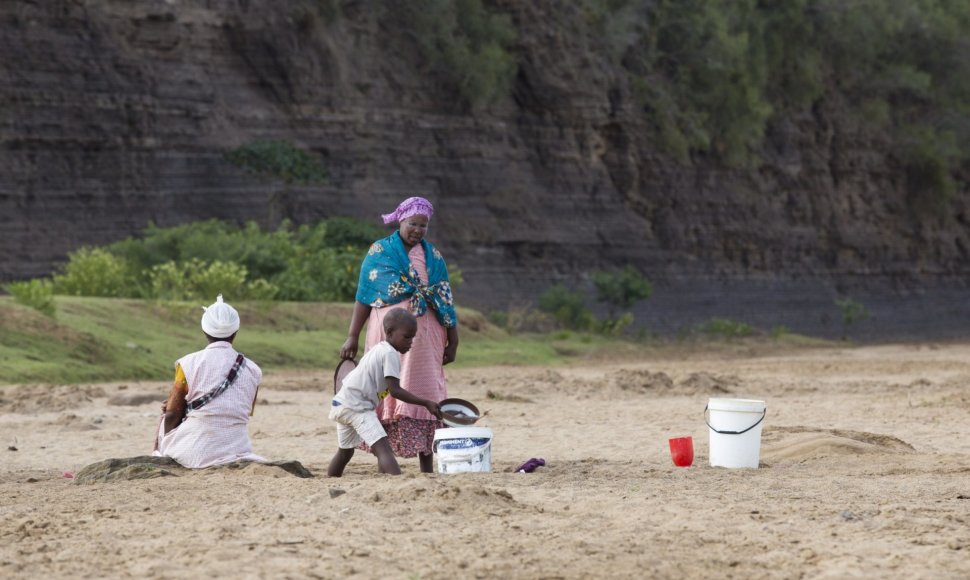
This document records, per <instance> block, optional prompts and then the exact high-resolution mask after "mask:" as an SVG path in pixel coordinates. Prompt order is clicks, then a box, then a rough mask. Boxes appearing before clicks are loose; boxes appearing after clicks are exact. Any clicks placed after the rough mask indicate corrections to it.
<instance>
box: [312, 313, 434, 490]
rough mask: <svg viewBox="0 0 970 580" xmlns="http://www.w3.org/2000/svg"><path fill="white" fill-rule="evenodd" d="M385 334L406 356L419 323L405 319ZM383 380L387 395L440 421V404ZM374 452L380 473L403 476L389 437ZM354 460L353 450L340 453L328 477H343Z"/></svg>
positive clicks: (389, 379)
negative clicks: (415, 406) (418, 407)
mask: <svg viewBox="0 0 970 580" xmlns="http://www.w3.org/2000/svg"><path fill="white" fill-rule="evenodd" d="M385 332H386V334H387V342H388V344H390V345H391V346H393V347H394V349H395V350H396V351H398V352H399V353H401V354H404V353H406V352H407V351H409V350H411V343H412V342H413V341H414V335H415V334H417V332H418V323H417V320H415V319H414V317H413V316H411V317H407V318H402V319H401V321H400V322H399V323H397V324H396V325H394V326H392V327H391V328H386V329H385ZM384 380H385V381H386V384H387V391H388V394H390V395H391V396H392V397H394V398H395V399H397V400H399V401H404V402H405V403H410V404H412V405H421V406H422V407H424V408H425V409H427V410H428V412H429V413H431V414H432V415H434V416H435V417H437V418H439V419H440V418H441V409H440V407H439V406H438V403H436V402H434V401H429V400H428V399H422V398H421V397H417V396H415V395H412V394H411V393H409V392H408V391H406V390H404V389H403V388H402V387H401V381H400V380H398V378H397V377H384ZM371 451H373V453H374V455H376V456H377V470H378V471H379V472H380V473H387V474H390V475H401V466H400V465H398V463H397V458H395V457H394V451H393V450H391V444H390V442H388V440H387V437H383V438H381V439H380V440H378V441H377V442H376V443H374V444H373V445H371ZM353 456H354V450H353V449H337V453H336V454H335V455H334V456H333V459H331V460H330V466H329V467H328V468H327V475H329V476H330V477H340V476H341V475H343V473H344V468H345V467H347V464H348V463H350V459H351V458H352V457H353Z"/></svg>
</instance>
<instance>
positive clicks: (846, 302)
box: [835, 298, 872, 340]
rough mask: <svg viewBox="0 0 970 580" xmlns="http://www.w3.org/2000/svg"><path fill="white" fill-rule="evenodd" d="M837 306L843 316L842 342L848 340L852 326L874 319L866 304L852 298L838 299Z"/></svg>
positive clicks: (836, 300)
mask: <svg viewBox="0 0 970 580" xmlns="http://www.w3.org/2000/svg"><path fill="white" fill-rule="evenodd" d="M835 305H836V306H837V307H838V309H839V312H840V313H841V314H842V340H848V338H849V327H850V326H852V325H853V324H855V323H856V322H862V321H863V320H868V319H869V318H872V313H871V312H869V309H868V308H866V306H865V304H863V303H861V302H858V301H856V300H853V299H852V298H836V299H835Z"/></svg>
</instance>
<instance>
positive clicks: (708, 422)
mask: <svg viewBox="0 0 970 580" xmlns="http://www.w3.org/2000/svg"><path fill="white" fill-rule="evenodd" d="M767 414H768V407H765V408H764V410H763V411H761V418H760V419H758V421H757V422H756V423H755V424H754V425H752V426H750V427H748V428H747V429H745V430H744V431H718V430H717V429H715V428H714V426H713V425H711V422H710V421H708V420H707V405H704V422H705V423H707V426H708V427H710V428H711V431H714V432H715V433H718V434H720V435H742V434H744V433H747V432H748V431H750V430H752V429H754V428H755V427H757V426H758V425H760V424H761V422H762V421H764V420H765V415H767Z"/></svg>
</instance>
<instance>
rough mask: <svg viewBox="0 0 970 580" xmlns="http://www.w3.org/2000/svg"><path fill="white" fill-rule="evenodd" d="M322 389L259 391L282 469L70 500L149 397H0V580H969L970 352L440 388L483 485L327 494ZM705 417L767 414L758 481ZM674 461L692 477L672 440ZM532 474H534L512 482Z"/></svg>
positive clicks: (136, 444)
mask: <svg viewBox="0 0 970 580" xmlns="http://www.w3.org/2000/svg"><path fill="white" fill-rule="evenodd" d="M331 373H332V371H330V370H325V369H321V370H320V371H319V372H315V373H310V372H306V373H287V374H274V373H272V372H270V373H267V374H266V376H265V379H264V383H263V386H262V387H261V390H260V400H259V404H258V406H257V409H256V415H255V417H254V418H253V420H252V422H251V424H250V433H251V434H252V437H253V442H254V446H255V450H256V452H257V453H259V454H261V455H264V456H266V457H268V458H270V459H274V460H285V459H294V460H298V461H300V462H301V463H303V465H304V466H306V467H307V468H308V469H310V470H311V471H312V472H313V473H314V474H315V475H316V477H314V478H311V479H301V478H297V477H295V476H292V475H290V474H288V473H285V472H283V471H281V470H279V469H277V468H273V467H266V466H258V465H257V466H250V467H247V468H244V469H216V470H202V471H197V472H191V473H189V472H184V471H178V472H177V473H176V475H177V476H173V477H159V478H155V479H141V480H130V481H117V482H111V483H96V484H91V485H76V484H75V483H74V481H73V480H72V479H70V478H68V477H65V472H72V473H74V472H77V471H78V470H80V469H81V468H82V467H84V466H85V465H88V464H90V463H94V462H97V461H100V460H103V459H107V458H121V457H132V456H137V455H145V454H147V453H148V452H150V450H151V444H152V438H153V432H154V429H155V427H156V424H157V417H158V408H159V403H160V401H161V400H162V399H163V398H164V395H165V393H166V392H167V389H168V385H167V383H165V382H156V383H149V382H124V383H111V384H97V385H74V386H63V385H29V386H18V385H11V386H6V387H2V389H0V410H2V415H0V443H2V445H3V449H2V450H0V453H2V457H3V461H2V464H0V498H2V500H0V506H2V513H3V517H2V518H0V576H2V577H5V578H41V577H49V578H63V577H72V578H94V577H112V578H116V577H159V578H163V577H164V578H198V577H238V578H346V577H351V576H354V577H360V578H592V577H608V578H612V577H615V578H635V577H636V578H646V577H653V578H745V579H750V578H850V577H865V578H966V577H968V576H970V390H968V383H970V344H940V345H928V344H923V345H884V346H865V347H846V348H834V347H826V348H807V347H805V348H801V347H799V348H794V347H791V348H781V347H777V346H770V345H769V346H764V345H760V346H759V345H757V344H755V345H748V346H746V345H743V344H742V345H735V346H731V347H724V348H718V349H713V348H709V349H675V348H672V347H671V348H667V349H658V350H652V351H649V352H647V353H646V354H645V355H644V357H643V358H642V359H640V360H635V361H631V360H623V361H608V360H599V361H589V362H586V363H583V364H582V365H573V366H564V367H556V368H508V367H489V368H477V369H459V370H451V369H450V368H449V370H448V372H447V374H448V377H449V382H450V391H451V394H452V395H453V396H458V397H462V398H465V399H468V400H471V401H473V402H476V403H477V404H478V406H479V407H480V408H481V409H483V410H487V411H488V414H487V416H485V417H484V418H483V419H482V420H481V421H480V425H482V426H485V427H488V428H490V429H491V430H492V431H493V433H494V440H493V451H492V458H493V472H492V473H479V474H458V475H439V474H432V475H423V474H420V473H418V468H417V461H416V460H413V459H412V460H403V461H402V467H403V469H404V472H405V473H404V475H403V476H401V477H397V478H394V477H391V476H379V475H377V474H376V461H375V460H374V458H373V457H370V456H365V455H363V454H361V453H358V454H357V456H355V457H354V459H353V461H352V462H351V464H350V466H349V468H348V471H347V474H346V475H345V477H343V478H341V479H330V478H327V477H326V476H325V471H326V464H327V462H328V461H329V459H330V457H331V455H332V454H333V452H334V449H335V435H334V428H333V425H331V424H330V423H329V422H328V420H327V417H326V410H327V406H328V405H329V401H330V398H329V394H330V392H331V390H330V389H331V386H332V385H331V376H332V374H331ZM711 397H727V398H757V399H763V400H765V401H766V403H767V409H768V411H767V418H766V420H765V428H764V434H763V438H762V447H761V450H762V453H761V461H762V467H761V468H759V469H756V470H747V469H746V470H729V469H724V468H712V467H710V466H709V465H708V433H707V427H706V426H705V424H704V414H703V409H704V405H705V403H706V402H707V401H708V399H709V398H711ZM685 435H690V436H692V437H693V438H694V444H695V454H696V455H695V461H694V466H693V467H691V468H686V469H685V468H678V467H675V466H673V465H672V463H671V459H670V454H669V451H668V449H667V440H668V438H670V437H677V436H685ZM530 457H543V458H545V459H546V461H547V465H546V466H545V467H542V468H539V470H538V471H536V472H535V473H531V474H516V473H511V472H510V471H511V470H512V469H513V468H514V467H515V466H516V465H518V464H520V463H522V462H523V461H525V460H526V459H528V458H530Z"/></svg>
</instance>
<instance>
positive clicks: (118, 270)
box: [54, 248, 139, 297]
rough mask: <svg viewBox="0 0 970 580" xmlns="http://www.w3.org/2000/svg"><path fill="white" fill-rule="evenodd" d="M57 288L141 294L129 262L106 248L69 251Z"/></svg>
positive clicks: (87, 292) (95, 293)
mask: <svg viewBox="0 0 970 580" xmlns="http://www.w3.org/2000/svg"><path fill="white" fill-rule="evenodd" d="M54 291H55V292H56V293H57V294H68V295H72V296H105V297H121V296H134V295H137V294H138V292H139V291H138V289H137V287H136V284H135V279H134V276H133V274H132V271H131V269H130V268H129V266H128V263H127V262H125V260H124V259H122V258H119V257H118V256H115V255H114V254H111V253H110V252H108V251H107V250H105V249H102V248H81V249H80V250H78V251H76V252H72V253H70V254H68V262H67V264H66V265H65V266H64V267H63V273H61V274H57V275H55V276H54Z"/></svg>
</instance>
